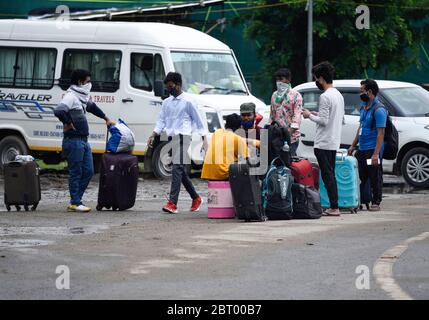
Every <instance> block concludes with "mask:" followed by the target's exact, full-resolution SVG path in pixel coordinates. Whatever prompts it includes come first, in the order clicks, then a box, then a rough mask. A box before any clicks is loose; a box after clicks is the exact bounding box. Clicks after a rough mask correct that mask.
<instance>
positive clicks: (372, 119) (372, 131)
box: [348, 79, 387, 211]
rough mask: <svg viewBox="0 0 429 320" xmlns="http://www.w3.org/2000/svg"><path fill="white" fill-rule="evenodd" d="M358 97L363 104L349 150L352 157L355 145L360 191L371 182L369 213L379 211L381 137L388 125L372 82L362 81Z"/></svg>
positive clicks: (376, 86)
mask: <svg viewBox="0 0 429 320" xmlns="http://www.w3.org/2000/svg"><path fill="white" fill-rule="evenodd" d="M360 84H361V88H360V92H361V94H360V98H361V100H362V101H363V103H362V107H361V110H360V126H359V129H358V132H357V134H356V137H355V139H354V141H353V143H352V145H351V146H350V148H349V150H348V154H349V155H352V153H353V151H354V150H355V148H356V146H357V145H358V144H359V150H358V151H357V152H356V155H355V156H356V158H357V160H358V165H359V177H360V180H361V188H362V186H365V184H366V182H367V180H368V179H369V180H370V182H371V189H372V205H371V206H370V207H369V209H368V210H369V211H380V203H381V200H382V190H383V166H382V159H383V152H384V148H385V143H384V137H385V128H386V123H387V110H386V108H385V107H384V105H382V103H381V102H380V101H379V98H378V96H377V94H378V91H379V89H378V85H377V82H376V81H374V80H372V79H366V80H363V81H361V83H360Z"/></svg>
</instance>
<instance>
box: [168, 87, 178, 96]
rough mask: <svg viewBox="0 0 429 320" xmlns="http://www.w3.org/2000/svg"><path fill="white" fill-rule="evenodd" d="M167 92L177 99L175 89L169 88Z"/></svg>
mask: <svg viewBox="0 0 429 320" xmlns="http://www.w3.org/2000/svg"><path fill="white" fill-rule="evenodd" d="M168 92H169V93H170V94H171V95H172V96H173V97H177V90H176V87H173V88H169V89H168Z"/></svg>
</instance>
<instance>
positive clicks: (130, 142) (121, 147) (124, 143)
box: [106, 119, 135, 153]
mask: <svg viewBox="0 0 429 320" xmlns="http://www.w3.org/2000/svg"><path fill="white" fill-rule="evenodd" d="M109 132H110V135H111V137H110V138H109V141H108V142H107V147H106V149H107V151H110V152H113V153H121V152H132V151H133V149H134V145H135V137H134V133H133V132H132V131H131V129H130V128H128V126H127V125H126V123H125V122H124V121H122V120H121V119H119V121H118V123H116V124H115V125H114V126H110V127H109Z"/></svg>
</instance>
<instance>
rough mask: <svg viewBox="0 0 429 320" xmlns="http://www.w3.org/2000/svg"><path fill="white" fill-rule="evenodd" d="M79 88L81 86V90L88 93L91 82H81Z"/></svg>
mask: <svg viewBox="0 0 429 320" xmlns="http://www.w3.org/2000/svg"><path fill="white" fill-rule="evenodd" d="M80 88H81V89H82V90H83V91H85V93H86V94H89V92H90V91H91V88H92V83H91V82H88V83H86V84H83V85H81V86H80Z"/></svg>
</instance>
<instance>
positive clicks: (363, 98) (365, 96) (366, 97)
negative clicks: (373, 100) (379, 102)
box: [360, 93, 369, 102]
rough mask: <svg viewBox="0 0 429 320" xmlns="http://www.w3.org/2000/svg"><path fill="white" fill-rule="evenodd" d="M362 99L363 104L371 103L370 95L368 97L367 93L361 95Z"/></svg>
mask: <svg viewBox="0 0 429 320" xmlns="http://www.w3.org/2000/svg"><path fill="white" fill-rule="evenodd" d="M360 99H361V100H362V101H363V102H368V101H369V97H368V95H367V94H366V93H362V94H361V95H360Z"/></svg>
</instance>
